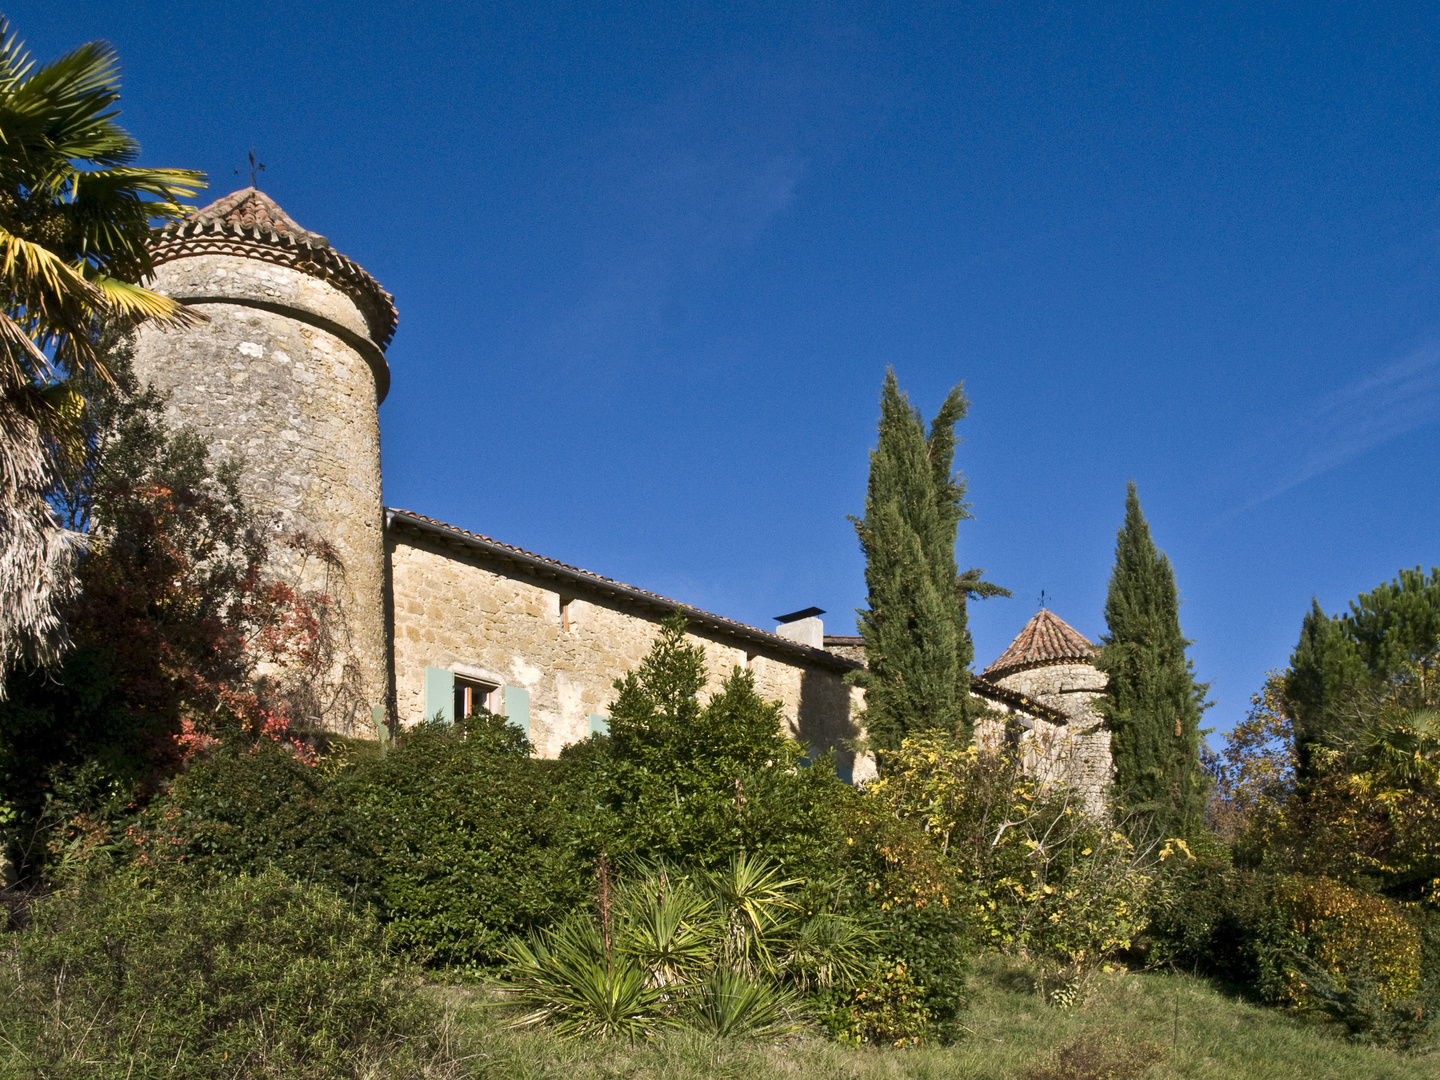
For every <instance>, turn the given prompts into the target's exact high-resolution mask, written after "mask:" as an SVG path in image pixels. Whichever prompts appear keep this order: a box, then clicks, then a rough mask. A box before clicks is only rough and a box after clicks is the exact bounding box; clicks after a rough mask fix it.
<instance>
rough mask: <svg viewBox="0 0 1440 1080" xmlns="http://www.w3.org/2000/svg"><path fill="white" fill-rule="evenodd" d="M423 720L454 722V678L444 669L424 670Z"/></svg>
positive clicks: (430, 668)
mask: <svg viewBox="0 0 1440 1080" xmlns="http://www.w3.org/2000/svg"><path fill="white" fill-rule="evenodd" d="M425 719H426V720H439V721H441V722H442V723H446V724H449V723H453V722H454V720H455V676H454V675H452V674H451V673H450V672H448V671H446V670H445V669H444V668H438V667H427V668H426V669H425Z"/></svg>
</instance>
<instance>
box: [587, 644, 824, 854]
mask: <svg viewBox="0 0 1440 1080" xmlns="http://www.w3.org/2000/svg"><path fill="white" fill-rule="evenodd" d="M706 680H707V673H706V668H705V652H704V650H703V649H702V648H701V647H700V646H698V645H692V644H690V643H689V642H687V641H686V639H685V620H684V619H683V618H682V617H680V616H673V617H671V618H669V619H667V620H666V621H665V622H664V623H663V624H662V627H661V631H660V635H659V637H658V638H657V639H656V641H655V644H654V646H653V647H652V649H651V651H650V653H649V655H647V656H646V658H645V659H644V660H643V661H642V662H641V663H640V665H639V667H638V668H636V670H635V671H633V672H631V673H630V674H629V675H627V676H626V677H625V678H624V679H619V680H617V681H616V683H615V689H616V699H615V702H614V704H613V705H612V706H611V709H610V736H609V737H608V738H597V739H595V740H592V741H591V742H588V743H584V744H581V745H580V746H577V747H574V748H571V749H569V750H567V751H566V752H565V753H564V754H562V755H561V758H562V766H561V768H562V773H561V778H560V784H561V785H562V786H563V787H564V789H565V790H566V792H567V795H566V797H567V798H568V799H570V800H571V803H572V805H573V806H574V807H575V815H576V818H577V821H578V822H580V823H581V824H582V825H583V827H584V828H585V829H586V834H585V850H586V852H587V853H588V855H589V856H590V858H591V859H594V858H598V857H599V855H600V854H601V853H602V852H606V853H608V855H609V856H610V857H611V858H614V859H616V860H617V861H619V862H621V863H627V862H631V861H634V860H636V859H641V860H655V859H666V860H670V861H673V862H676V863H683V864H686V865H698V866H710V867H718V866H723V865H724V864H725V863H726V862H727V861H728V860H729V859H730V857H731V856H732V855H735V854H737V853H739V852H751V853H761V854H764V855H765V856H767V857H768V858H771V859H774V860H775V861H777V862H779V863H781V864H783V865H784V867H785V869H786V872H787V873H790V874H792V875H794V876H796V877H803V878H806V879H811V878H824V877H826V876H827V875H828V874H829V873H830V872H831V871H832V869H833V865H834V859H835V851H836V847H837V844H838V843H839V841H840V824H839V817H838V814H837V804H838V803H840V802H841V801H842V800H843V799H844V797H845V795H846V793H847V792H848V790H849V789H848V787H847V786H846V785H845V784H844V783H843V782H841V781H840V780H839V779H838V778H837V777H836V776H835V772H834V769H833V767H832V763H831V762H830V760H829V759H828V758H826V759H824V760H822V761H821V762H817V763H816V764H815V765H813V766H812V767H809V768H806V767H804V766H803V758H804V753H805V751H804V748H803V747H801V746H800V744H799V743H797V742H796V741H795V740H794V739H792V738H790V737H789V736H788V735H787V734H786V732H785V730H784V722H783V718H782V717H781V714H780V708H779V705H778V704H777V703H775V702H767V701H765V700H764V699H762V698H761V697H760V695H759V694H758V693H757V692H756V690H755V680H754V677H753V676H752V675H751V673H750V672H748V671H743V670H741V669H739V668H736V669H735V670H734V671H732V672H731V674H730V675H729V676H728V677H727V678H726V679H725V680H724V681H723V682H722V684H721V687H720V691H719V692H718V693H716V694H714V695H713V696H712V697H711V698H710V699H709V700H708V701H707V702H705V703H704V704H702V703H701V701H700V692H701V691H702V690H703V689H704V687H705V684H706ZM597 810H598V813H597Z"/></svg>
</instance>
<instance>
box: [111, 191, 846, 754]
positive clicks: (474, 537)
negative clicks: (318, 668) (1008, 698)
mask: <svg viewBox="0 0 1440 1080" xmlns="http://www.w3.org/2000/svg"><path fill="white" fill-rule="evenodd" d="M152 251H153V255H154V261H155V264H156V268H155V274H154V278H153V281H152V282H150V284H151V286H152V287H153V288H155V289H156V290H157V291H159V292H162V293H165V294H166V295H168V296H171V297H173V298H174V299H176V300H179V301H181V302H183V303H185V304H187V305H189V306H190V307H193V308H195V309H196V310H198V311H200V312H202V313H203V314H204V315H205V316H206V317H207V320H208V321H206V322H204V323H202V324H201V325H199V326H197V327H194V328H192V329H187V330H182V331H175V330H169V331H161V330H158V329H153V328H151V329H146V330H143V331H142V332H141V334H140V336H139V338H138V340H137V343H136V352H135V371H136V375H137V376H138V377H139V378H140V379H141V380H142V381H143V382H149V383H152V384H154V385H155V386H156V387H157V388H159V389H160V390H162V391H164V392H165V393H166V394H168V395H169V409H170V412H171V414H172V416H173V418H174V419H175V420H176V421H177V422H178V423H183V424H186V425H188V426H190V427H192V428H194V429H196V430H198V431H199V432H201V433H202V434H204V435H206V436H208V437H209V438H210V439H211V441H212V446H213V447H214V449H215V452H216V453H217V455H218V456H221V457H224V456H228V455H231V454H238V455H240V456H241V458H242V460H243V466H244V471H243V474H242V479H241V484H242V490H243V491H244V494H245V495H246V497H247V499H248V500H249V501H250V503H251V505H252V506H254V507H255V508H256V509H257V510H259V511H261V512H262V513H263V514H265V515H267V516H268V517H269V519H270V520H271V521H272V522H273V526H274V528H275V530H276V533H277V536H285V537H289V536H294V535H295V534H297V533H303V534H306V535H308V536H310V537H312V538H316V539H323V540H324V541H326V542H327V543H328V545H329V546H330V547H331V548H332V549H333V553H334V556H335V557H334V558H333V559H329V560H327V559H315V558H313V557H312V558H309V559H304V560H302V559H301V557H300V555H298V554H296V553H295V552H294V550H293V549H292V548H290V547H286V546H284V545H277V546H276V548H275V550H276V552H277V555H276V561H277V565H276V566H275V570H276V571H277V572H278V573H281V574H285V575H289V576H290V577H291V578H292V579H294V580H296V581H297V583H298V584H301V585H304V586H309V587H315V588H319V589H322V590H323V591H324V592H325V593H326V594H327V595H329V596H331V597H332V598H333V600H334V601H335V602H336V603H337V605H338V610H339V611H340V612H341V613H342V616H343V625H344V629H345V634H344V641H343V643H342V644H343V648H342V649H341V655H340V656H339V657H338V659H337V665H336V667H337V670H336V671H335V672H334V675H335V679H336V682H337V683H338V684H339V685H341V686H343V687H345V688H346V690H347V692H346V693H343V694H340V695H338V696H337V697H336V699H335V702H334V705H333V707H331V708H330V710H329V711H328V713H327V715H324V716H322V717H321V718H320V719H321V720H322V722H324V723H325V724H327V725H328V726H330V727H332V728H334V729H337V730H342V731H351V732H360V733H364V732H370V733H379V732H380V731H382V730H384V729H387V728H388V729H393V728H394V727H395V726H396V725H410V724H414V723H417V722H419V721H420V720H421V719H423V718H428V717H434V716H436V715H437V714H438V715H441V716H444V717H454V716H455V715H456V714H457V713H458V712H464V711H468V710H469V709H470V708H472V707H477V706H481V705H484V706H486V707H489V708H491V709H492V710H493V711H495V712H497V713H501V714H503V715H505V716H506V717H508V718H509V719H510V720H511V722H512V723H515V724H517V725H519V726H522V727H524V728H525V730H526V731H527V732H528V734H529V737H530V739H531V741H532V742H533V743H534V745H535V747H536V749H537V751H538V752H539V753H541V754H545V755H547V756H549V755H554V754H557V753H559V751H560V749H561V747H562V746H564V745H565V744H567V743H571V742H576V741H579V740H581V739H584V738H586V737H587V736H588V735H589V734H590V733H591V732H592V731H596V730H603V729H604V727H605V726H606V724H607V719H606V710H607V709H608V706H609V703H610V701H611V698H612V696H613V692H614V691H613V686H612V683H613V681H614V679H615V678H616V677H617V676H620V675H623V674H624V673H625V672H627V671H628V670H630V669H631V668H633V667H634V666H635V665H636V664H637V663H638V662H639V661H640V659H641V658H642V657H643V656H644V655H645V653H646V652H647V651H648V650H649V647H650V644H651V642H652V641H653V640H654V638H655V635H656V633H657V630H658V624H659V622H660V620H661V619H663V618H665V617H666V616H668V615H670V614H672V613H675V612H679V613H681V614H683V615H684V616H685V617H686V619H687V620H688V622H689V626H690V630H689V634H690V637H691V639H692V640H693V641H694V642H696V643H698V644H700V645H701V646H702V647H703V648H704V650H705V656H706V663H707V667H708V669H709V673H710V683H709V689H714V688H716V687H718V685H719V682H720V679H721V678H723V677H724V676H725V675H727V674H728V673H729V672H730V671H731V670H732V669H733V668H734V667H736V666H739V667H742V668H745V669H748V670H750V671H752V672H753V673H754V675H755V680H756V684H757V686H758V687H759V689H760V692H761V693H762V694H764V695H765V696H766V697H767V698H768V699H771V700H777V701H779V702H781V704H782V707H783V709H784V715H785V717H786V720H787V722H788V723H789V725H790V728H791V731H792V733H793V734H794V735H795V736H796V737H797V738H799V739H801V740H802V741H803V742H805V743H806V744H807V745H809V746H811V747H813V748H815V749H816V750H822V749H834V750H835V751H836V752H837V762H838V767H839V768H840V769H841V771H842V773H843V774H845V775H848V776H853V777H854V778H855V779H863V778H864V777H865V776H867V775H869V773H870V770H871V769H872V768H873V766H872V765H870V763H869V762H868V761H866V760H863V759H862V760H861V761H859V762H855V761H853V760H852V757H853V755H851V754H850V752H849V751H848V750H846V749H845V748H844V746H843V742H844V740H847V739H850V738H853V737H854V736H856V735H858V734H859V732H858V730H857V729H856V727H855V724H854V717H855V715H856V714H857V713H858V711H859V704H860V701H861V691H859V690H857V689H853V688H851V687H849V686H847V685H846V684H845V683H844V682H843V678H844V676H845V675H846V673H847V672H849V671H851V670H853V669H854V668H855V667H857V666H858V665H857V664H856V662H855V661H854V660H853V659H850V658H848V657H846V656H842V655H837V654H836V653H832V652H829V651H827V650H826V648H825V646H824V640H825V639H824V628H823V626H822V624H821V622H820V619H819V615H821V614H823V612H820V611H818V610H816V609H807V610H805V611H802V612H796V613H795V615H794V616H790V617H783V618H782V619H781V620H780V625H779V626H778V628H777V631H776V632H775V633H770V632H767V631H765V630H761V629H758V628H756V627H752V626H746V625H744V624H742V623H738V622H735V621H733V620H731V619H726V618H722V617H721V616H718V615H713V614H711V613H709V612H706V611H701V610H699V609H697V608H693V607H690V606H688V605H686V604H683V603H680V602H678V601H675V600H671V599H668V598H666V597H663V596H659V595H657V594H655V593H651V592H648V591H646V590H644V589H639V588H636V587H634V586H630V585H625V584H622V583H620V582H617V581H613V580H611V579H610V578H606V577H602V576H601V575H599V574H593V573H590V572H588V571H585V570H580V569H578V568H576V567H573V566H569V565H567V564H565V563H563V562H559V561H557V560H555V559H551V558H546V557H544V556H541V555H536V554H534V553H532V552H528V551H525V550H523V549H521V548H518V547H514V546H512V545H509V544H504V543H501V542H499V541H497V540H492V539H490V538H489V537H485V536H480V535H478V534H475V533H471V532H467V531H466V530H464V529H459V528H456V527H454V526H451V525H446V524H444V523H443V522H439V521H435V520H434V519H432V518H428V517H425V516H423V515H421V514H415V513H410V512H408V511H404V510H396V509H389V508H386V507H385V506H384V505H383V503H382V499H381V484H380V427H379V406H380V403H381V402H382V401H383V400H384V399H385V394H386V391H387V390H388V388H389V385H390V369H389V366H388V364H387V363H386V359H385V349H386V347H387V346H388V345H389V343H390V339H391V337H392V336H393V335H394V332H395V327H396V321H397V316H396V311H395V306H394V303H393V300H392V298H391V296H390V294H388V293H387V292H385V291H384V290H383V289H382V288H381V287H380V285H379V284H378V283H377V282H376V281H375V279H374V278H372V277H371V276H370V275H369V274H367V273H366V272H365V271H364V270H363V269H362V268H361V267H360V266H359V265H357V264H356V263H355V262H353V261H352V260H350V259H348V258H346V257H345V256H344V255H341V254H340V253H339V252H337V251H335V250H334V249H333V248H332V247H331V246H330V244H329V241H327V240H326V239H325V238H324V237H323V236H320V235H318V234H316V233H313V232H310V231H309V230H307V229H304V228H302V227H301V226H299V225H297V224H296V223H295V222H294V221H293V220H291V218H290V217H289V216H288V215H287V214H286V213H285V212H284V211H283V210H282V209H281V208H280V207H279V206H277V205H276V204H275V202H274V201H273V200H271V199H270V198H269V197H268V196H266V195H265V194H264V193H262V192H260V191H257V190H255V189H254V188H246V189H244V190H242V191H237V192H235V193H233V194H231V195H227V196H226V197H225V198H223V199H220V200H219V201H217V202H215V203H212V204H211V205H210V206H207V207H205V208H204V209H203V210H200V211H199V212H198V213H196V214H194V215H192V216H191V217H189V218H187V219H186V220H184V221H183V222H179V223H176V224H172V225H170V226H168V227H167V228H165V229H164V230H163V231H162V232H161V233H159V234H158V235H157V237H156V240H155V243H154V245H153V248H152Z"/></svg>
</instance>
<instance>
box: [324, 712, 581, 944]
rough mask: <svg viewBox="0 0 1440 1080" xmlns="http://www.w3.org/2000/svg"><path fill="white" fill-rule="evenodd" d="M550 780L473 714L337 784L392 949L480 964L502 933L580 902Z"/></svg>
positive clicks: (577, 865)
mask: <svg viewBox="0 0 1440 1080" xmlns="http://www.w3.org/2000/svg"><path fill="white" fill-rule="evenodd" d="M554 769H555V763H554V762H550V761H540V760H537V759H535V758H532V757H531V756H530V746H529V744H528V743H527V742H526V741H525V738H524V736H523V735H521V734H520V732H519V731H518V729H516V728H514V727H511V726H508V725H507V724H506V723H505V722H504V720H502V719H500V718H498V717H494V716H490V715H489V714H482V715H477V716H472V717H470V718H469V719H468V720H466V721H464V722H462V723H460V724H456V725H454V726H442V725H435V724H426V725H422V726H421V727H420V728H418V729H416V730H414V731H411V732H409V733H407V735H406V737H405V739H404V740H403V741H402V742H401V744H400V745H399V746H398V747H397V748H396V749H395V750H393V751H391V752H390V753H389V754H387V755H386V756H385V757H383V758H380V759H379V760H376V761H373V762H370V763H368V764H366V765H365V766H363V767H361V768H357V769H356V770H355V771H354V772H353V773H351V774H350V775H348V776H346V777H345V778H344V779H343V780H342V782H341V783H340V784H339V785H338V791H339V795H340V797H341V798H342V799H344V800H345V801H346V802H347V803H348V804H349V805H350V807H351V812H352V813H353V815H354V817H355V820H356V822H357V828H358V830H359V831H360V833H361V834H362V835H363V836H364V837H365V841H366V843H367V844H368V845H369V846H370V849H371V850H372V851H373V852H374V853H375V856H374V857H375V866H376V880H375V889H376V891H377V893H378V894H379V897H380V907H381V910H382V911H383V913H384V915H385V917H386V918H387V919H388V920H389V921H390V926H391V932H392V933H393V934H394V936H395V940H396V941H397V942H398V943H399V944H401V945H403V946H404V947H406V948H407V949H410V950H411V951H413V952H414V953H415V954H416V955H418V956H420V957H421V958H423V959H424V960H426V961H427V962H430V963H442V964H454V965H490V964H494V963H496V962H498V960H499V958H500V954H499V949H500V946H501V944H502V943H503V942H504V940H505V939H506V938H507V937H508V936H509V935H510V934H512V933H518V932H522V931H524V930H528V929H530V928H532V927H535V926H543V925H548V924H550V923H552V922H554V921H556V920H558V919H559V918H560V917H562V916H563V915H565V914H566V913H568V912H569V911H571V910H573V909H574V908H575V907H576V906H577V905H579V904H583V903H584V902H585V900H586V898H587V897H588V896H589V895H590V892H591V873H590V868H589V866H588V865H585V864H584V863H582V862H581V861H580V860H579V858H578V856H577V855H576V852H575V849H574V846H573V829H572V828H571V825H570V821H569V819H568V817H567V815H566V813H565V810H564V808H563V806H562V804H561V803H560V801H559V800H558V799H557V798H556V797H555V794H554V789H553V785H552V784H551V783H550V776H551V774H552V772H553V771H554Z"/></svg>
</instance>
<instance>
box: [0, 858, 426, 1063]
mask: <svg viewBox="0 0 1440 1080" xmlns="http://www.w3.org/2000/svg"><path fill="white" fill-rule="evenodd" d="M5 952H6V955H5V961H6V963H5V964H4V966H3V971H0V980H3V987H0V993H3V1006H0V1045H3V1046H4V1049H3V1050H0V1062H3V1065H0V1072H3V1073H4V1075H6V1076H16V1077H35V1078H39V1077H46V1078H69V1077H75V1078H80V1077H85V1078H107V1077H115V1078H117V1080H118V1078H120V1077H130V1078H141V1080H143V1078H147V1077H160V1076H165V1077H179V1078H185V1077H191V1078H195V1080H202V1078H203V1080H209V1078H211V1077H216V1076H274V1077H286V1078H306V1080H308V1078H314V1080H321V1078H330V1077H360V1076H366V1077H401V1076H415V1075H417V1074H420V1073H421V1072H422V1071H423V1070H426V1069H435V1070H440V1069H441V1068H442V1066H443V1065H444V1061H445V1054H444V1051H443V1048H442V1047H441V1046H440V1045H439V1044H438V1042H437V1039H438V1037H439V1035H438V1032H439V1028H440V1022H439V1019H440V1018H439V1017H438V1015H437V1014H436V1011H435V1010H434V1009H432V1008H431V1007H428V1006H427V1005H425V1004H424V1002H423V1000H422V999H420V998H417V996H416V988H417V982H416V979H415V978H414V975H413V974H412V973H411V971H410V970H409V969H408V968H406V967H405V966H404V965H403V964H402V963H400V962H398V961H397V960H396V959H395V958H394V957H393V956H391V955H390V954H389V953H388V952H387V951H386V949H385V948H384V943H383V941H382V938H381V934H380V931H379V929H378V927H377V925H376V923H375V922H374V920H373V919H371V918H369V917H368V916H366V915H363V914H355V913H353V912H352V911H351V909H350V906H349V904H348V903H347V902H345V901H344V900H341V899H340V898H339V897H337V896H335V895H334V894H333V893H330V892H328V891H326V890H322V889H319V888H316V887H313V886H306V885H300V884H297V883H295V882H293V881H290V880H289V879H287V878H285V877H284V876H283V875H281V874H280V873H278V872H277V871H274V870H271V871H268V872H266V873H264V874H262V875H260V876H259V877H240V878H236V879H233V880H228V881H227V880H223V879H212V880H210V881H209V882H208V883H197V882H189V883H187V882H186V881H184V880H179V881H170V882H168V883H166V884H164V885H154V886H149V887H146V886H140V885H136V884H133V883H131V882H127V881H126V880H123V879H117V878H111V879H109V880H106V881H101V882H96V883H92V884H88V885H86V886H83V887H81V888H80V889H77V890H74V891H70V892H65V893H59V894H56V895H54V896H51V897H49V898H48V899H46V900H43V901H41V902H39V903H38V904H36V905H35V907H34V908H33V909H32V921H31V925H30V926H29V928H28V929H26V930H25V931H24V932H23V933H20V934H17V935H15V936H14V937H13V938H12V939H11V940H10V941H9V942H7V943H6V950H5Z"/></svg>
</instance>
